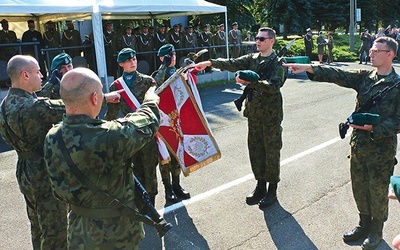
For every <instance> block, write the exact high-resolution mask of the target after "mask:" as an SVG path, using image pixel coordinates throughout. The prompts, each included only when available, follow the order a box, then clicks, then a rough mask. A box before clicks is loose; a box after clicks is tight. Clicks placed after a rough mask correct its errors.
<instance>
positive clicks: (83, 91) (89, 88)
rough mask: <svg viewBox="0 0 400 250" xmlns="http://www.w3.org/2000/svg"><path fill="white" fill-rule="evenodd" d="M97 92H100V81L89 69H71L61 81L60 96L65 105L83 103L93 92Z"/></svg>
mask: <svg viewBox="0 0 400 250" xmlns="http://www.w3.org/2000/svg"><path fill="white" fill-rule="evenodd" d="M98 91H102V90H101V82H100V79H99V77H98V76H97V75H96V74H95V73H94V72H93V71H91V70H90V69H86V68H76V69H73V70H71V71H68V72H67V73H66V74H65V75H64V76H63V78H62V79H61V84H60V96H61V99H62V100H63V102H64V103H65V104H66V105H72V106H74V105H75V106H76V105H79V104H81V103H85V102H86V101H87V100H88V98H89V97H90V95H91V94H92V93H93V92H98Z"/></svg>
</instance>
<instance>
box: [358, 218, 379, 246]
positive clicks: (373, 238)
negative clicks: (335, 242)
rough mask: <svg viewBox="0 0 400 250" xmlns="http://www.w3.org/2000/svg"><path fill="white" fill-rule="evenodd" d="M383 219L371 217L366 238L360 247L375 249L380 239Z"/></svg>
mask: <svg viewBox="0 0 400 250" xmlns="http://www.w3.org/2000/svg"><path fill="white" fill-rule="evenodd" d="M382 229H383V221H378V220H375V219H372V221H371V227H370V232H369V234H368V238H366V239H365V240H364V242H363V243H362V245H361V248H362V249H368V250H370V249H376V248H377V247H378V245H379V243H380V242H381V241H382Z"/></svg>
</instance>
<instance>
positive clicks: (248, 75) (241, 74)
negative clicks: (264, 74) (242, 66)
mask: <svg viewBox="0 0 400 250" xmlns="http://www.w3.org/2000/svg"><path fill="white" fill-rule="evenodd" d="M235 77H238V78H240V79H242V80H245V81H248V82H255V81H258V80H259V79H260V76H259V75H258V74H257V73H256V72H254V71H252V70H239V71H236V73H235Z"/></svg>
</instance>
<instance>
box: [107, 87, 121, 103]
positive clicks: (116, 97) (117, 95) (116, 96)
mask: <svg viewBox="0 0 400 250" xmlns="http://www.w3.org/2000/svg"><path fill="white" fill-rule="evenodd" d="M124 91H125V89H120V90H117V91H113V92H110V93H106V94H104V98H106V101H107V102H111V103H118V102H120V100H121V93H122V92H124Z"/></svg>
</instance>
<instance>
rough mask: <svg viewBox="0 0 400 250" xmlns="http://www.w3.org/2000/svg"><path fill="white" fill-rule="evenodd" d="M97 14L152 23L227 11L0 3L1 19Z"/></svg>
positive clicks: (172, 4)
mask: <svg viewBox="0 0 400 250" xmlns="http://www.w3.org/2000/svg"><path fill="white" fill-rule="evenodd" d="M93 12H101V13H102V16H103V18H104V19H123V18H126V19H128V18H129V19H149V18H162V17H171V16H182V15H196V14H207V13H222V12H226V7H225V6H220V5H217V4H213V3H209V2H206V1H204V0H135V1H132V0H85V1H82V0H67V1H56V0H0V16H1V17H32V18H35V17H37V18H39V19H42V20H44V19H52V20H57V19H65V18H74V17H76V18H82V19H90V18H91V13H93Z"/></svg>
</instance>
